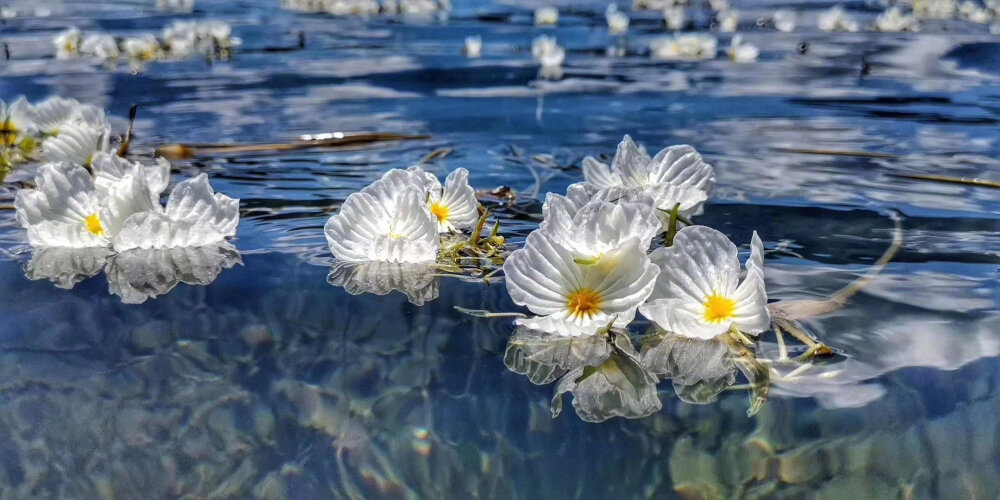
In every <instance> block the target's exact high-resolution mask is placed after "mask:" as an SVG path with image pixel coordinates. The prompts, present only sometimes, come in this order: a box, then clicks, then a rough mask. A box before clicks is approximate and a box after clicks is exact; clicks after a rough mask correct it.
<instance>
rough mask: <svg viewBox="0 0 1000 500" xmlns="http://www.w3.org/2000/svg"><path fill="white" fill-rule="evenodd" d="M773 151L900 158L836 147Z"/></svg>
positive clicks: (779, 149)
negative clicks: (837, 148)
mask: <svg viewBox="0 0 1000 500" xmlns="http://www.w3.org/2000/svg"><path fill="white" fill-rule="evenodd" d="M771 151H779V152H782V153H800V154H804V155H829V156H855V157H859V158H898V157H897V156H896V155H891V154H888V153H872V152H869V151H841V150H836V149H813V148H771Z"/></svg>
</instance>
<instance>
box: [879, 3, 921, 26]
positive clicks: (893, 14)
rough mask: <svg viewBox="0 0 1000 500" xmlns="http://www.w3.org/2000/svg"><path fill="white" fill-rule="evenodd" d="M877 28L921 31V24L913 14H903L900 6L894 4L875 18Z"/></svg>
mask: <svg viewBox="0 0 1000 500" xmlns="http://www.w3.org/2000/svg"><path fill="white" fill-rule="evenodd" d="M875 29H877V30H879V31H890V32H894V31H919V30H920V24H919V22H918V21H917V18H916V17H914V16H912V15H905V14H903V11H902V9H900V8H899V6H895V5H894V6H892V7H890V8H888V9H886V11H885V12H883V13H881V14H879V15H878V17H876V18H875Z"/></svg>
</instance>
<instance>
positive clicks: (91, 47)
mask: <svg viewBox="0 0 1000 500" xmlns="http://www.w3.org/2000/svg"><path fill="white" fill-rule="evenodd" d="M80 53H81V54H87V55H91V56H95V57H99V58H101V59H108V60H113V59H117V58H118V56H119V55H120V53H119V51H118V42H116V41H115V37H113V36H111V35H108V34H106V33H94V34H91V35H87V37H86V38H84V39H83V43H82V44H81V45H80Z"/></svg>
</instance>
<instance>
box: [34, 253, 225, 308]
mask: <svg viewBox="0 0 1000 500" xmlns="http://www.w3.org/2000/svg"><path fill="white" fill-rule="evenodd" d="M242 263H243V261H242V259H241V257H240V253H239V251H237V250H236V247H234V246H233V245H231V244H229V243H226V242H223V243H219V244H217V245H208V246H201V247H176V248H164V249H133V250H127V251H124V252H120V253H117V254H115V253H112V252H111V251H110V250H109V249H107V248H103V247H91V248H67V247H40V248H36V249H34V251H33V252H32V255H31V260H30V261H29V262H28V264H27V265H26V266H25V276H27V277H28V279H31V280H41V279H47V280H49V281H51V282H52V283H54V284H55V285H56V286H57V287H59V288H64V289H72V288H73V287H74V286H76V285H77V284H78V283H80V282H81V281H83V280H85V279H87V278H90V277H93V276H96V275H97V274H98V273H100V272H101V271H102V270H103V271H104V274H105V276H106V277H107V279H108V291H109V292H110V293H111V294H113V295H116V296H118V297H119V298H121V300H122V302H124V303H126V304H141V303H143V302H145V301H146V300H147V299H151V298H155V297H157V296H159V295H163V294H165V293H167V292H169V291H170V290H172V289H173V288H174V287H175V286H177V284H178V283H186V284H189V285H208V284H209V283H211V282H213V281H215V278H217V277H218V276H219V273H221V272H222V270H223V269H229V268H231V267H233V266H234V265H236V264H242Z"/></svg>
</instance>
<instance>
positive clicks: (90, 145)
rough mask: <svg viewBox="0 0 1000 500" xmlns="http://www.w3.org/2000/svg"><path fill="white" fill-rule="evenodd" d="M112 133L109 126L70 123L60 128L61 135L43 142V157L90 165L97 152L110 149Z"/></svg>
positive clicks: (48, 159) (53, 160) (52, 160)
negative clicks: (109, 142) (109, 143)
mask: <svg viewBox="0 0 1000 500" xmlns="http://www.w3.org/2000/svg"><path fill="white" fill-rule="evenodd" d="M110 134H111V130H110V128H109V127H97V126H93V125H89V124H85V123H83V122H73V123H68V124H66V125H65V126H63V127H62V128H61V129H60V131H59V135H57V136H56V137H52V138H49V139H47V140H46V141H45V142H44V143H42V159H44V160H45V161H49V162H57V161H67V162H72V163H76V164H79V165H88V166H89V165H90V163H91V161H92V160H93V157H94V155H95V154H96V153H99V152H101V151H107V150H108V148H109V146H108V141H109V139H110Z"/></svg>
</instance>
